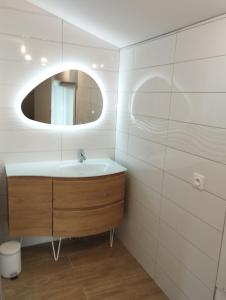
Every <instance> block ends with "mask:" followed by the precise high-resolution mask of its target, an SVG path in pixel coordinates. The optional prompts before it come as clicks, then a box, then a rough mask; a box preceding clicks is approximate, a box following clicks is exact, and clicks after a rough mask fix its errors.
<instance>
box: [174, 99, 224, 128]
mask: <svg viewBox="0 0 226 300" xmlns="http://www.w3.org/2000/svg"><path fill="white" fill-rule="evenodd" d="M225 110H226V93H173V94H172V100H171V109H170V119H171V120H176V121H183V122H188V123H196V124H202V125H208V126H216V127H223V128H226V118H225Z"/></svg>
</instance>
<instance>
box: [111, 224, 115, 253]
mask: <svg viewBox="0 0 226 300" xmlns="http://www.w3.org/2000/svg"><path fill="white" fill-rule="evenodd" d="M114 235H115V229H114V228H113V229H112V230H110V247H111V248H112V247H113V243H114Z"/></svg>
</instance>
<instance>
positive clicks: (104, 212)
mask: <svg viewBox="0 0 226 300" xmlns="http://www.w3.org/2000/svg"><path fill="white" fill-rule="evenodd" d="M123 211H124V201H119V202H117V203H114V204H112V205H107V206H104V207H99V208H94V209H83V210H68V211H67V210H57V209H54V211H53V235H54V236H62V237H65V236H72V237H80V236H87V235H92V234H97V233H101V232H105V231H108V230H110V229H112V228H114V227H118V226H119V225H120V224H121V223H122V220H123Z"/></svg>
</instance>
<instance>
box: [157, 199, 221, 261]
mask: <svg viewBox="0 0 226 300" xmlns="http://www.w3.org/2000/svg"><path fill="white" fill-rule="evenodd" d="M161 217H162V219H163V220H164V221H165V222H166V223H167V224H169V225H170V226H171V227H172V228H173V229H174V230H176V231H177V232H178V233H179V234H181V235H182V236H183V237H184V238H185V239H187V240H188V241H190V242H191V243H192V244H193V245H194V246H196V247H197V248H198V249H200V250H201V251H202V252H203V253H205V254H206V255H208V256H209V257H211V258H212V259H214V260H215V261H216V262H217V260H218V255H219V252H220V246H221V233H220V232H219V231H218V230H216V229H214V228H213V227H211V226H209V225H207V224H206V223H204V222H202V221H200V220H199V219H197V218H195V217H194V216H192V215H191V214H190V213H187V212H186V211H185V210H183V209H182V208H180V207H179V206H177V205H175V204H174V203H173V202H171V201H169V200H166V199H165V198H163V201H162V211H161Z"/></svg>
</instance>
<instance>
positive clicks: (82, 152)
mask: <svg viewBox="0 0 226 300" xmlns="http://www.w3.org/2000/svg"><path fill="white" fill-rule="evenodd" d="M78 153H79V162H80V163H83V162H84V160H86V154H85V150H84V149H80V150H79V152H78Z"/></svg>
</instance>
